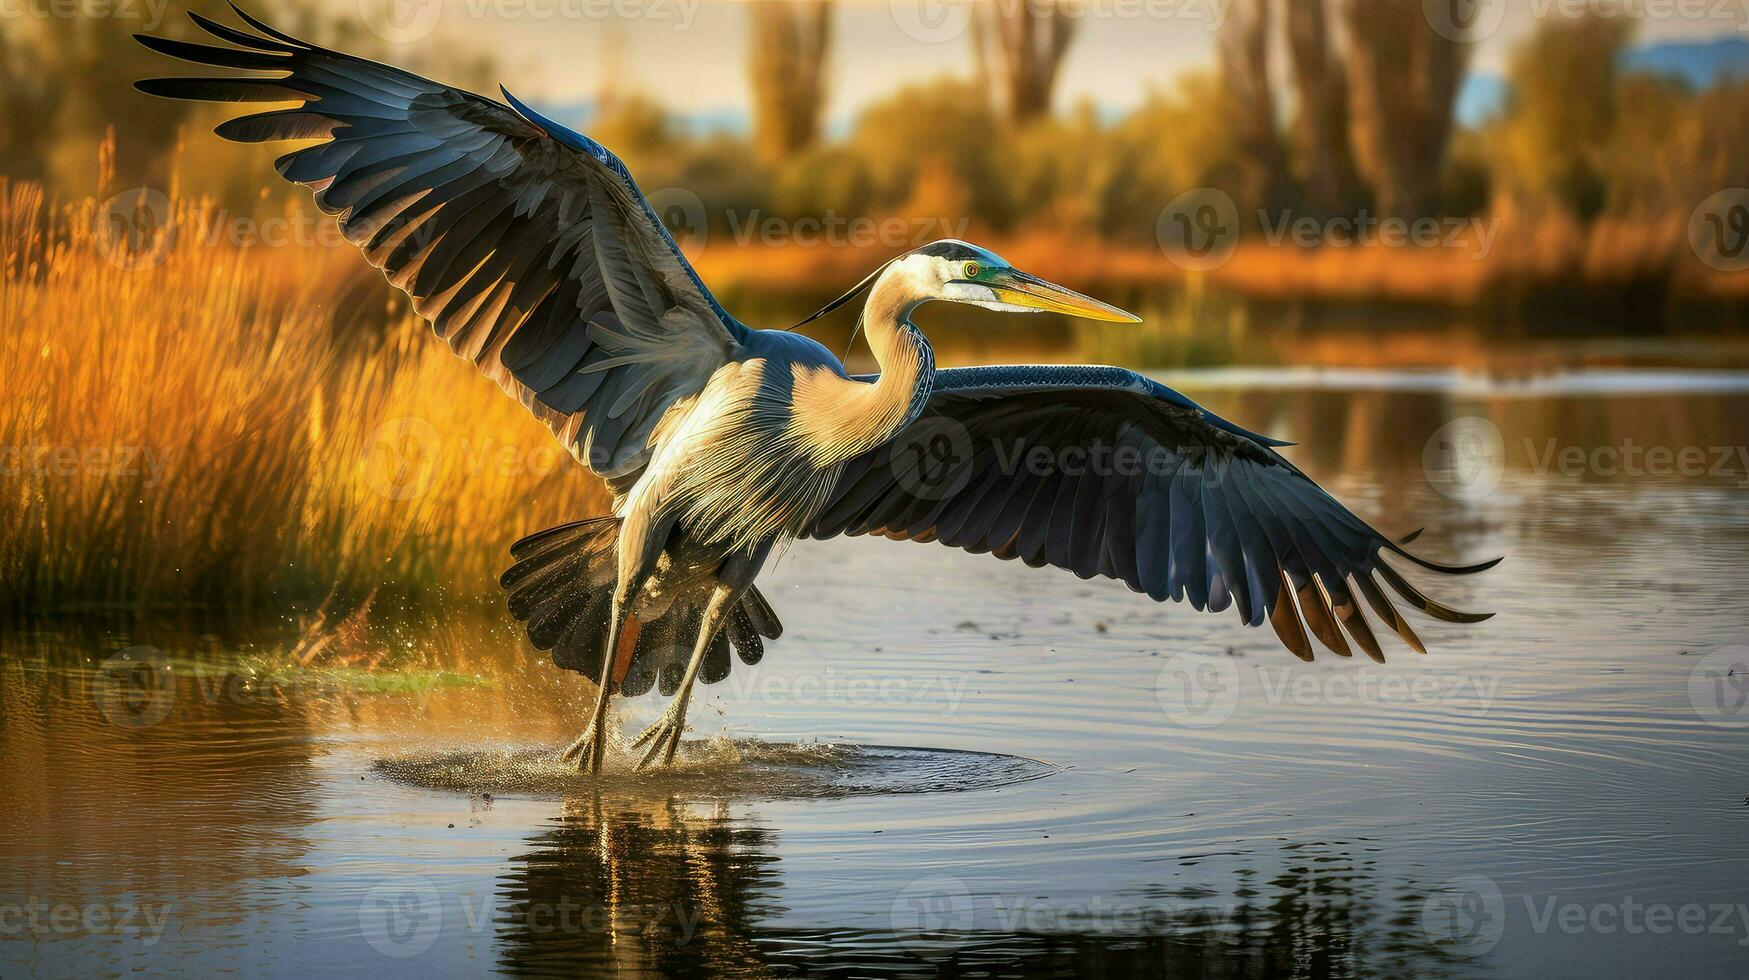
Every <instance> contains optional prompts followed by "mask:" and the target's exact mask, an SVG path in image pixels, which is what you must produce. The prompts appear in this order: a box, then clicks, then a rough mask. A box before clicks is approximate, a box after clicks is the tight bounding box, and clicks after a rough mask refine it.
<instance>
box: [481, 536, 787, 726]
mask: <svg viewBox="0 0 1749 980" xmlns="http://www.w3.org/2000/svg"><path fill="white" fill-rule="evenodd" d="M618 541H619V519H618V518H616V517H598V518H593V519H591V520H584V521H573V522H572V523H569V524H561V525H559V526H557V527H550V528H547V529H546V530H544V531H538V532H536V533H534V534H531V535H529V536H528V537H526V538H523V539H522V540H520V541H518V542H516V543H515V544H513V545H511V546H510V556H511V557H512V558H515V559H516V563H515V564H514V565H511V566H510V568H509V570H507V571H506V572H505V573H504V575H503V576H502V577H501V578H500V579H499V580H498V581H499V584H500V585H502V586H503V587H504V589H505V591H506V592H508V593H509V599H508V604H509V607H510V614H511V615H512V616H515V617H516V618H517V619H518V620H520V621H522V622H523V623H524V624H525V629H526V630H527V632H528V639H529V642H530V643H532V644H533V645H534V647H535V649H537V650H550V651H552V655H553V663H554V664H555V665H556V666H559V667H562V668H564V669H566V670H575V671H578V672H579V673H581V674H583V675H584V676H586V677H589V678H591V679H594V678H596V677H598V676H600V673H601V659H602V657H603V656H605V655H606V652H607V650H606V645H607V619H608V616H609V614H610V612H611V610H612V606H613V586H614V578H615V575H616V574H617V561H616V558H615V554H614V552H615V546H616V545H617V543H618ZM709 594H710V593H709V589H708V588H707V589H705V590H703V591H701V592H700V593H699V594H698V595H696V596H681V597H678V598H676V599H675V600H674V603H673V605H671V606H670V607H669V608H668V611H667V612H666V613H665V614H663V615H662V616H661V617H659V618H657V619H655V620H653V621H651V622H647V623H645V624H643V629H642V631H641V632H639V634H638V641H637V648H636V650H635V651H634V652H633V654H632V663H631V667H630V669H629V671H628V672H627V674H626V676H625V679H624V680H623V681H622V682H621V683H620V693H622V694H625V695H626V696H628V697H637V696H638V695H640V694H643V693H645V692H646V691H648V690H649V689H650V688H651V686H652V685H653V684H655V683H656V682H657V681H658V680H659V681H660V682H661V687H662V691H663V693H665V694H672V693H674V691H675V689H676V688H678V687H679V685H680V679H681V678H682V677H683V676H684V675H685V673H686V662H687V659H688V658H689V657H691V655H692V644H693V641H694V640H695V639H696V638H697V636H698V630H699V626H700V624H701V622H702V620H703V617H704V604H705V601H706V600H707V599H708V598H709ZM782 633H783V624H781V623H779V622H778V620H777V614H776V613H774V612H772V610H771V606H770V605H769V604H767V603H766V601H765V597H764V596H762V595H760V594H759V590H758V588H756V587H755V588H751V589H748V590H747V594H746V596H745V597H743V598H742V599H741V604H740V605H739V606H737V607H736V609H735V611H734V612H733V613H732V614H730V616H729V620H728V622H727V624H726V625H725V626H724V628H723V631H722V632H721V633H719V634H718V635H717V638H716V642H715V643H714V644H713V645H712V646H711V649H710V652H709V653H707V654H706V655H705V660H704V664H703V665H702V666H701V667H700V668H699V675H698V679H699V680H701V681H703V682H704V683H706V684H714V683H716V682H717V681H720V680H722V679H723V678H725V677H727V676H729V667H730V659H729V651H730V649H731V648H733V649H734V651H735V652H736V653H737V654H739V655H740V658H741V661H742V662H743V663H747V664H756V663H758V662H759V660H760V658H761V657H763V656H764V655H765V643H764V641H765V640H768V639H770V640H775V639H777V637H778V636H779V635H781V634H782Z"/></svg>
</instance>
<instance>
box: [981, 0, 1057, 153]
mask: <svg viewBox="0 0 1749 980" xmlns="http://www.w3.org/2000/svg"><path fill="white" fill-rule="evenodd" d="M971 26H972V32H971V37H972V54H973V57H974V59H975V61H976V64H977V66H978V74H979V76H980V79H981V80H983V81H986V82H991V81H992V79H991V78H990V76H991V75H992V74H994V75H996V76H997V77H996V78H995V79H994V80H993V84H994V87H996V88H997V89H999V90H1000V93H1001V104H1002V107H1003V111H1004V112H1006V113H1007V115H1008V121H1009V122H1011V123H1017V124H1018V123H1027V122H1031V121H1032V120H1034V119H1037V118H1039V117H1041V116H1045V115H1049V114H1050V111H1051V96H1052V93H1053V92H1054V91H1055V89H1056V85H1057V71H1058V69H1060V68H1061V67H1062V65H1063V56H1064V55H1065V54H1067V53H1068V50H1069V42H1070V41H1071V40H1073V39H1074V36H1075V22H1074V15H1073V13H1072V12H1071V11H1070V10H1069V9H1067V8H1065V7H1064V6H1062V5H1061V4H1059V3H1057V2H1056V0H1005V2H1000V3H978V4H974V5H973V6H972V25H971Z"/></svg>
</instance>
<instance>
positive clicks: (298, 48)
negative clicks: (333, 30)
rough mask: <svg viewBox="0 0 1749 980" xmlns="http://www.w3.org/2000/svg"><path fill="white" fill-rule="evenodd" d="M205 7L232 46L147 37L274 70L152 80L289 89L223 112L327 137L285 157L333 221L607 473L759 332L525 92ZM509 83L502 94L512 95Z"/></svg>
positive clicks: (238, 93) (625, 471) (591, 150)
mask: <svg viewBox="0 0 1749 980" xmlns="http://www.w3.org/2000/svg"><path fill="white" fill-rule="evenodd" d="M238 14H239V15H240V16H242V17H243V18H244V19H245V20H246V21H248V23H249V24H250V26H252V27H254V28H256V29H257V30H258V31H260V34H252V33H248V32H246V31H241V30H235V29H233V28H229V27H225V26H223V25H220V24H217V23H214V22H212V21H210V20H207V19H205V18H203V17H200V16H199V15H198V14H193V15H191V16H193V17H194V19H195V22H196V23H197V24H199V25H200V26H201V27H202V28H204V29H205V30H206V31H207V32H208V33H210V34H212V35H214V36H216V37H218V38H219V39H221V40H223V41H228V42H230V43H232V44H235V45H238V46H239V47H234V48H233V47H219V46H213V45H204V44H192V43H188V42H184V41H176V40H170V39H166V38H154V37H148V36H144V35H141V36H139V40H140V41H141V43H143V44H145V45H146V46H147V47H150V48H152V49H154V50H156V51H160V52H162V53H165V54H169V55H173V56H175V57H178V58H182V59H185V60H188V61H193V62H197V63H199V64H203V65H211V66H216V67H220V68H227V69H235V70H241V71H265V72H272V73H273V74H270V75H228V76H223V77H213V78H160V79H150V80H146V81H142V82H140V83H139V84H138V87H139V88H140V89H141V90H142V91H145V92H148V93H152V94H155V95H162V96H167V97H170V98H177V99H196V100H208V101H234V102H297V103H301V104H300V105H299V106H297V107H296V108H291V109H279V110H272V111H267V112H260V113H256V114H254V115H246V116H242V117H240V118H236V119H232V120H229V121H228V122H225V123H223V124H221V125H220V126H219V127H218V130H217V132H218V134H219V135H221V136H224V137H225V138H227V139H231V140H238V141H244V142H262V141H268V140H288V139H320V140H322V142H320V143H317V144H315V145H313V146H309V147H305V148H302V149H298V150H296V151H294V152H292V153H289V154H287V155H285V156H283V157H280V158H279V161H278V163H277V168H278V170H279V172H280V173H281V174H282V175H284V176H285V177H287V178H288V179H290V180H294V181H297V182H299V183H303V184H307V185H308V186H309V187H310V188H311V189H312V190H314V191H315V195H316V203H317V204H318V205H319V206H320V207H321V208H322V209H323V210H324V211H327V212H328V213H331V214H334V215H336V216H338V220H339V225H340V229H341V231H342V232H343V233H344V234H345V236H346V238H347V239H348V240H349V241H351V242H352V243H353V244H355V245H357V246H358V247H359V248H361V249H362V250H363V251H364V253H365V255H366V256H367V257H368V258H369V259H370V261H371V262H372V263H373V264H374V265H376V266H377V267H378V268H381V269H382V270H383V272H384V273H385V274H386V275H387V276H388V278H389V281H390V282H392V283H393V284H394V285H395V286H397V287H399V288H401V289H403V290H405V291H406V292H407V293H408V295H410V296H411V297H412V300H413V308H414V309H415V310H416V311H417V312H418V313H419V315H421V316H423V317H425V318H426V319H428V320H430V321H431V323H432V326H433V327H434V328H435V330H436V331H437V333H438V335H439V336H441V337H443V338H444V339H445V340H446V341H448V342H449V345H450V347H451V348H452V349H454V350H455V352H456V353H458V354H460V355H462V356H463V357H466V358H468V359H470V360H472V361H473V362H474V363H475V364H477V365H478V366H479V368H480V370H481V371H483V372H484V373H485V374H487V375H488V376H489V377H491V378H493V379H494V380H495V381H497V382H498V383H499V384H500V385H502V386H503V387H504V388H505V390H506V391H508V392H510V393H511V394H512V395H513V396H514V397H516V398H517V399H519V400H520V401H521V402H522V404H523V405H524V406H525V407H526V408H528V410H529V411H530V412H532V413H534V415H535V416H537V417H538V418H540V419H541V420H542V421H543V422H545V423H546V424H547V425H548V426H549V427H550V428H552V430H553V431H554V433H555V434H556V435H557V436H558V437H559V438H560V439H561V441H563V442H564V443H565V445H566V447H567V448H568V449H570V450H571V451H572V452H573V453H574V454H576V455H577V457H578V458H579V459H580V460H581V461H582V462H584V463H585V464H586V465H588V466H589V467H590V468H591V469H593V470H595V471H596V472H597V473H600V474H602V475H604V476H607V477H608V478H609V479H610V481H615V482H618V481H624V480H627V479H628V478H629V477H631V476H632V475H634V474H635V473H636V472H637V471H638V470H639V468H640V467H641V466H642V465H643V463H644V461H645V460H646V459H647V457H648V453H649V441H650V438H651V433H652V430H653V429H654V427H655V425H656V423H657V421H658V420H659V419H660V417H661V415H662V413H663V412H664V411H666V410H667V408H668V407H669V406H670V405H672V404H673V403H674V402H675V401H676V400H678V399H681V398H684V397H686V396H688V395H690V394H693V393H696V392H697V391H698V390H699V389H701V388H702V387H703V386H704V384H705V382H706V381H707V380H708V379H709V377H710V375H711V373H712V372H713V371H715V370H716V369H717V368H718V367H720V366H721V365H722V364H723V363H724V362H725V361H727V360H729V359H731V358H733V357H735V356H736V354H737V351H738V350H739V345H740V343H741V341H742V340H744V339H745V338H746V336H747V334H748V333H749V331H748V330H747V328H746V327H744V326H742V325H741V324H740V323H739V322H737V321H736V320H735V319H734V318H733V317H730V316H729V315H728V314H727V313H725V312H724V311H723V309H722V307H721V306H719V305H718V304H717V302H716V300H715V299H714V298H712V296H711V295H710V292H709V291H708V290H707V289H705V287H704V284H703V283H702V282H701V281H700V280H699V279H698V276H697V274H696V273H694V272H693V270H692V267H691V266H690V265H688V264H687V262H686V260H685V258H684V257H683V256H682V255H681V254H680V251H679V249H678V248H676V247H675V245H674V242H673V239H672V238H670V237H669V235H668V233H667V231H666V229H664V228H663V227H662V223H661V222H660V221H659V220H658V219H657V217H656V215H655V214H654V212H653V211H652V210H651V208H650V205H649V202H648V201H647V200H645V198H644V196H643V195H642V194H641V193H640V192H639V191H638V188H637V185H636V184H635V183H634V182H633V181H632V178H631V174H630V173H629V172H627V170H626V168H625V165H624V164H623V163H621V162H620V161H619V159H618V158H617V157H615V156H614V155H613V154H611V153H609V152H608V151H607V150H606V149H604V148H602V147H601V145H600V144H598V143H595V142H594V141H593V140H590V139H588V138H587V137H584V136H581V135H580V134H577V133H574V132H571V131H570V130H568V129H565V128H564V127H562V126H559V125H557V124H555V123H552V122H551V121H550V120H546V119H543V118H542V117H540V116H539V115H538V114H537V113H535V112H534V111H533V110H531V109H528V108H527V107H526V106H523V105H521V104H520V103H516V102H515V100H514V99H513V98H512V99H511V102H512V103H513V105H505V104H503V103H500V102H498V101H496V100H493V99H488V98H484V97H481V96H478V95H474V94H472V93H470V92H464V91H462V90H460V89H456V88H451V87H449V86H446V85H441V84H439V83H436V82H432V81H429V80H427V79H424V78H420V77H419V76H417V75H413V74H410V73H408V72H405V71H401V70H400V69H397V68H391V67H389V66H387V65H382V64H377V63H375V62H371V61H367V60H365V59H362V58H356V57H352V56H350V55H346V54H342V53H339V52H336V51H330V50H327V49H325V48H321V47H317V46H315V45H313V44H309V43H307V42H304V41H300V40H298V39H296V38H293V37H291V36H289V35H286V34H283V33H280V32H278V31H276V30H274V29H272V28H270V27H268V26H267V25H265V24H263V23H261V22H259V21H257V20H255V19H253V18H251V17H249V16H248V15H247V14H243V13H242V11H240V10H239V11H238ZM505 95H506V97H507V98H509V93H505Z"/></svg>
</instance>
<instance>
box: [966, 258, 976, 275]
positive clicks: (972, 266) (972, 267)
mask: <svg viewBox="0 0 1749 980" xmlns="http://www.w3.org/2000/svg"><path fill="white" fill-rule="evenodd" d="M966 278H967V279H976V278H978V263H976V262H967V263H966Z"/></svg>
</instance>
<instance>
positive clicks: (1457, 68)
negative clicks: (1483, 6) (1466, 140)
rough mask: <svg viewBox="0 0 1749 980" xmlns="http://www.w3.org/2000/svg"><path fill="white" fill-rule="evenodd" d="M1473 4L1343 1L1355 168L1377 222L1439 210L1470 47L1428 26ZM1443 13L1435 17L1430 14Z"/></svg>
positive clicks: (1455, 1) (1454, 19) (1451, 20)
mask: <svg viewBox="0 0 1749 980" xmlns="http://www.w3.org/2000/svg"><path fill="white" fill-rule="evenodd" d="M1470 2H1472V0H1425V2H1424V3H1406V2H1403V0H1349V2H1348V17H1347V21H1346V25H1347V28H1348V55H1347V63H1348V114H1349V131H1350V134H1351V135H1352V138H1353V146H1354V156H1355V161H1356V163H1357V165H1358V167H1359V169H1360V173H1361V175H1362V176H1363V177H1364V178H1365V180H1366V182H1367V185H1368V187H1369V188H1370V190H1371V191H1372V206H1373V209H1374V210H1375V211H1377V212H1378V213H1380V214H1382V215H1395V216H1409V217H1412V216H1416V215H1421V214H1428V213H1431V212H1433V211H1434V210H1436V209H1437V205H1438V201H1437V192H1438V189H1439V172H1440V167H1441V164H1442V163H1443V162H1444V160H1445V150H1446V144H1447V142H1448V141H1449V140H1450V138H1451V131H1452V108H1453V105H1454V103H1455V102H1456V100H1457V90H1458V84H1459V83H1460V82H1462V81H1463V76H1464V67H1465V62H1466V60H1467V53H1468V51H1469V48H1470V46H1469V45H1468V44H1467V43H1465V42H1463V41H1460V40H1457V39H1454V38H1452V37H1448V36H1446V35H1445V34H1442V33H1440V32H1438V31H1435V30H1434V29H1433V28H1432V26H1431V21H1432V20H1433V19H1435V18H1443V21H1444V22H1445V23H1461V22H1462V21H1461V20H1460V19H1458V18H1457V17H1456V16H1455V15H1453V14H1452V13H1451V12H1450V11H1451V8H1452V7H1454V6H1455V5H1456V4H1467V3H1470ZM1436 7H1441V8H1445V11H1446V12H1445V13H1444V14H1441V13H1439V12H1437V11H1436V10H1435V9H1434V8H1436Z"/></svg>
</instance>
